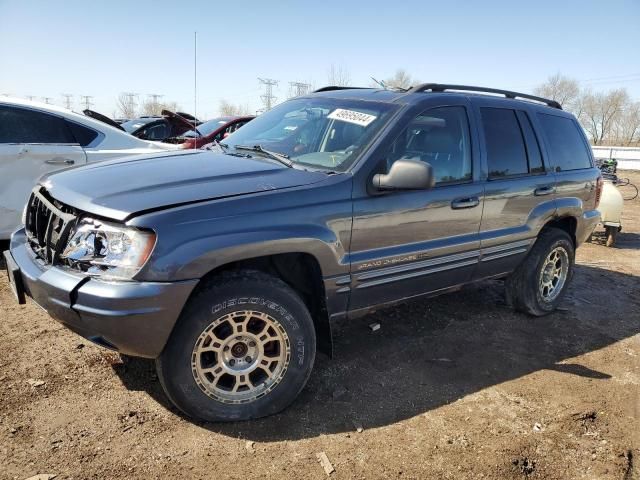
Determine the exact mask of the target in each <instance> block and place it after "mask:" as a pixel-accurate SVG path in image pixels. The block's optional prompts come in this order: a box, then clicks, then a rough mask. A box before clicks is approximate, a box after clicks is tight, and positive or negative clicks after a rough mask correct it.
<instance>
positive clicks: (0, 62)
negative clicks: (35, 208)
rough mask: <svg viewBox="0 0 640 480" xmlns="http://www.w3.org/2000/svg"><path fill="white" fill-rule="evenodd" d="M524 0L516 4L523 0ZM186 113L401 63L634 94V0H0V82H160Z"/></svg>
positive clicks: (17, 87) (20, 91)
mask: <svg viewBox="0 0 640 480" xmlns="http://www.w3.org/2000/svg"><path fill="white" fill-rule="evenodd" d="M525 4H526V5H527V6H525ZM194 31H197V32H198V103H197V110H198V115H199V116H202V117H205V118H206V117H208V116H213V115H215V114H216V113H217V108H218V105H219V101H220V99H222V98H225V99H228V100H229V101H232V102H235V103H242V104H248V105H249V106H250V107H251V108H252V109H255V108H259V107H260V99H259V95H260V93H261V91H262V89H261V87H260V85H259V84H258V80H257V77H259V76H260V77H270V78H274V79H277V80H279V81H280V84H279V85H278V87H277V88H276V91H275V93H276V95H277V96H278V97H279V100H282V99H284V98H285V97H286V95H287V93H288V82H289V81H306V82H312V83H313V84H314V85H315V86H316V87H320V86H322V85H324V84H326V81H327V71H328V69H329V67H330V65H331V64H335V65H339V66H342V67H343V68H345V69H346V70H348V71H349V73H350V76H351V79H352V83H353V84H354V85H365V86H366V85H368V84H369V83H370V79H369V77H370V76H375V77H377V78H378V77H381V78H384V77H388V76H391V75H392V74H393V73H394V71H395V70H396V69H397V68H404V69H406V70H407V71H408V72H409V73H410V74H412V75H413V76H414V77H417V78H419V79H420V80H422V81H434V82H450V83H454V82H455V83H467V84H472V85H473V84H477V85H484V86H492V87H499V88H506V89H514V90H521V91H531V90H532V89H533V87H534V86H535V85H537V84H539V83H540V82H542V81H543V80H544V79H545V78H547V77H548V76H549V75H551V74H554V73H556V72H561V73H563V74H565V75H568V76H571V77H574V78H576V79H578V80H580V81H582V82H583V83H584V84H585V85H589V86H591V87H592V88H594V89H611V88H617V87H626V88H627V89H628V90H629V92H630V93H631V95H632V96H634V97H635V98H638V99H640V1H638V0H627V1H622V0H621V1H617V0H611V1H587V0H582V1H563V0H553V1H548V0H539V1H536V2H515V1H490V0H487V1H474V2H472V1H469V2H462V1H448V2H443V1H441V0H440V1H433V2H432V1H428V0H423V1H396V2H393V1H388V0H387V1H384V2H382V1H377V0H376V1H374V0H369V1H353V2H351V1H347V0H340V1H334V0H321V1H320V0H316V1H277V0H276V1H272V2H266V1H254V0H240V1H238V0H236V1H233V0H227V1H224V2H214V1H189V0H184V1H171V2H169V1H154V2H152V1H135V2H131V1H120V0H111V1H108V2H107V1H104V2H101V1H90V0H86V1H75V0H73V1H44V0H43V1H29V0H0V94H2V93H10V94H13V95H19V96H26V95H35V96H37V97H52V98H53V99H54V103H57V104H62V97H61V93H72V94H75V95H76V97H75V100H76V102H75V103H74V106H75V108H76V109H79V105H78V96H79V95H93V96H94V99H93V101H94V103H95V106H94V107H93V108H94V109H96V110H99V111H103V112H104V113H106V114H109V115H110V114H112V113H113V112H114V110H115V99H116V97H117V95H118V93H119V92H122V91H132V92H137V93H140V94H142V96H141V99H143V98H144V96H145V95H146V94H148V93H159V94H163V95H164V100H167V101H171V100H173V101H177V102H178V103H179V104H180V105H181V106H182V108H184V109H185V110H186V111H190V112H193V106H194V102H193V83H194V82H193V32H194Z"/></svg>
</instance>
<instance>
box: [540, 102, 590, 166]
mask: <svg viewBox="0 0 640 480" xmlns="http://www.w3.org/2000/svg"><path fill="white" fill-rule="evenodd" d="M538 119H539V120H540V124H541V125H542V132H543V134H544V137H545V140H546V142H547V145H548V149H549V156H550V159H551V163H552V164H553V165H554V166H555V168H556V170H557V171H561V170H577V169H579V168H590V167H591V159H590V156H589V151H588V150H587V146H586V145H585V142H584V138H583V136H582V134H581V133H580V131H579V130H578V125H576V123H575V122H574V121H573V120H572V119H570V118H566V117H558V116H556V115H547V114H544V113H539V114H538Z"/></svg>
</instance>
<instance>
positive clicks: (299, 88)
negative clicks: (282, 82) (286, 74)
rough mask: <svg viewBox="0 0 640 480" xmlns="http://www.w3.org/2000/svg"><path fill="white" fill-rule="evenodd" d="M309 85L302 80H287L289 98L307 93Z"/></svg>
mask: <svg viewBox="0 0 640 480" xmlns="http://www.w3.org/2000/svg"><path fill="white" fill-rule="evenodd" d="M310 88H311V85H310V84H308V83H302V82H289V98H293V97H301V96H302V95H306V94H307V93H309V89H310Z"/></svg>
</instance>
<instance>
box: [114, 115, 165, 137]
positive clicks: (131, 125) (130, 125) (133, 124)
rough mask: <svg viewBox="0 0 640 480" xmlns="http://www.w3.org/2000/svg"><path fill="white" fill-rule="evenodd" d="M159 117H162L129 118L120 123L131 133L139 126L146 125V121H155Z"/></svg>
mask: <svg viewBox="0 0 640 480" xmlns="http://www.w3.org/2000/svg"><path fill="white" fill-rule="evenodd" d="M159 118H162V117H149V118H136V119H135V120H129V121H128V122H124V123H122V124H120V126H121V127H122V128H124V129H125V131H127V132H129V133H131V132H134V131H136V130H137V129H139V128H140V127H142V126H144V125H146V124H147V123H151V122H155V121H156V120H158V119H159Z"/></svg>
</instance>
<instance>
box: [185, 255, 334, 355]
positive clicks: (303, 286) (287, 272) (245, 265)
mask: <svg viewBox="0 0 640 480" xmlns="http://www.w3.org/2000/svg"><path fill="white" fill-rule="evenodd" d="M241 270H245V271H247V270H257V271H260V272H263V273H266V274H268V275H272V276H274V277H277V278H279V279H281V280H282V281H284V282H285V283H286V284H287V285H289V286H290V287H291V288H292V289H293V290H294V291H295V292H296V293H297V294H298V295H300V297H301V299H302V301H303V302H304V304H305V305H306V306H307V308H308V309H309V312H310V314H311V318H312V319H313V323H314V328H315V331H316V342H317V348H318V350H319V351H321V352H323V353H325V354H327V355H328V356H332V355H333V341H332V335H331V324H330V321H329V314H328V310H327V296H326V291H325V286H324V281H323V274H322V268H321V266H320V262H319V260H318V259H317V258H316V257H315V256H314V255H313V254H311V253H309V252H305V251H298V252H281V253H271V254H266V255H257V256H250V257H249V258H238V259H236V260H231V261H228V262H226V263H223V264H219V265H216V266H215V267H214V268H212V269H211V270H209V271H208V272H206V273H205V274H204V275H203V276H202V277H201V278H200V281H199V282H198V285H197V286H196V288H194V290H193V292H192V293H191V296H194V295H195V294H197V292H198V291H199V290H200V289H202V288H204V287H205V286H206V285H207V284H208V283H209V282H215V281H216V278H218V277H220V276H221V275H223V274H225V273H226V272H230V271H241ZM190 298H191V297H190ZM188 301H189V300H187V302H188Z"/></svg>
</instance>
